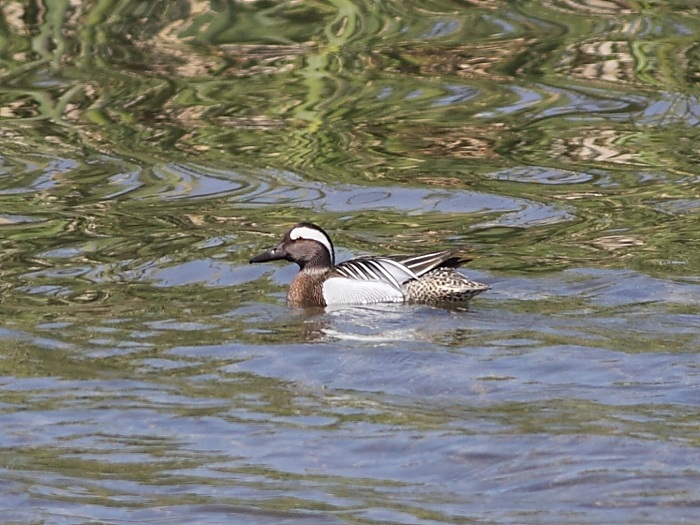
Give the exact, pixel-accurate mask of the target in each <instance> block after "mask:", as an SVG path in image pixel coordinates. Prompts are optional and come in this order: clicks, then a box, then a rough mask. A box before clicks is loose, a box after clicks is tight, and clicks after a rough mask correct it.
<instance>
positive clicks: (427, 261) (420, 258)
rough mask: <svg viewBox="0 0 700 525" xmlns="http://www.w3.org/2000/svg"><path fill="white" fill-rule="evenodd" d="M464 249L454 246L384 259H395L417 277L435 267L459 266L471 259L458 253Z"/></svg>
mask: <svg viewBox="0 0 700 525" xmlns="http://www.w3.org/2000/svg"><path fill="white" fill-rule="evenodd" d="M462 251H464V248H454V249H452V250H442V251H440V252H432V253H425V254H423V255H394V256H390V257H385V258H384V259H388V260H391V261H394V262H396V263H398V264H399V265H401V266H403V267H405V268H406V269H407V270H409V271H410V272H412V273H413V274H415V276H416V277H420V276H421V275H423V274H426V273H428V272H429V271H431V270H434V269H435V268H458V267H459V266H461V265H463V264H465V263H467V262H469V261H471V259H469V258H466V257H460V256H459V255H458V254H459V253H460V252H462ZM414 278H415V277H414Z"/></svg>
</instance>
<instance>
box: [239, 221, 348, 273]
mask: <svg viewBox="0 0 700 525" xmlns="http://www.w3.org/2000/svg"><path fill="white" fill-rule="evenodd" d="M281 259H284V260H286V261H291V262H294V263H297V264H298V265H299V268H301V269H302V270H303V269H304V268H307V269H308V268H330V267H331V266H333V265H334V264H335V252H334V250H333V243H332V242H331V238H330V237H329V236H328V234H327V233H326V232H325V231H323V229H322V228H320V227H318V226H316V225H315V224H311V223H310V222H300V223H299V224H297V225H296V226H294V227H293V228H292V229H291V230H289V231H288V232H287V233H285V234H284V237H283V238H282V242H280V243H279V244H278V245H277V246H275V247H274V248H272V249H270V250H268V251H266V252H263V253H261V254H258V255H256V256H255V257H253V258H251V259H250V262H251V263H261V262H268V261H277V260H281Z"/></svg>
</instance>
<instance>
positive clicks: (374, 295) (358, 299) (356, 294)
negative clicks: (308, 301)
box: [323, 277, 404, 306]
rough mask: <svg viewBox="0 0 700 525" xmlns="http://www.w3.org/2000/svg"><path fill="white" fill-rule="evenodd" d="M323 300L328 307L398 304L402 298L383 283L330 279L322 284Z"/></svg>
mask: <svg viewBox="0 0 700 525" xmlns="http://www.w3.org/2000/svg"><path fill="white" fill-rule="evenodd" d="M323 298H324V299H325V300H326V304H327V305H328V306H332V305H337V304H369V303H400V302H403V300H404V296H403V293H401V290H397V289H396V288H394V287H393V286H392V285H391V284H389V283H385V282H383V281H358V280H356V279H347V278H345V277H331V278H330V279H328V280H326V281H325V282H324V283H323Z"/></svg>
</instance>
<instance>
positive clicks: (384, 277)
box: [250, 222, 490, 307]
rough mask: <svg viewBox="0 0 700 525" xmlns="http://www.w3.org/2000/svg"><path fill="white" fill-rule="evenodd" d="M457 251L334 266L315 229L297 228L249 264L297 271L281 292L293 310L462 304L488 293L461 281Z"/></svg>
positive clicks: (327, 241)
mask: <svg viewBox="0 0 700 525" xmlns="http://www.w3.org/2000/svg"><path fill="white" fill-rule="evenodd" d="M461 251H462V248H456V249H452V250H443V251H439V252H432V253H426V254H423V255H391V256H378V257H373V256H366V257H358V258H356V259H351V260H349V261H344V262H342V263H340V264H335V251H334V249H333V243H332V242H331V238H330V236H329V235H328V234H327V233H326V232H325V231H324V230H323V229H322V228H320V227H319V226H316V225H315V224H312V223H310V222H300V223H299V224H297V225H296V226H294V227H293V228H292V229H290V230H289V231H288V232H287V233H285V235H284V237H283V238H282V241H281V242H280V243H279V244H278V245H277V246H276V247H274V248H272V249H270V250H268V251H265V252H263V253H261V254H259V255H256V256H255V257H253V258H251V259H250V262H251V263H262V262H268V261H276V260H280V259H284V260H287V261H291V262H294V263H296V264H298V265H299V270H300V271H299V273H298V274H297V275H296V276H295V277H294V279H293V280H292V282H291V284H290V285H289V290H288V292H287V304H288V305H289V306H294V307H324V306H331V305H341V304H369V303H402V302H406V303H426V304H436V303H462V304H465V303H467V302H468V301H469V300H470V299H471V298H472V297H474V296H475V295H478V294H480V293H482V292H484V291H486V290H488V289H489V288H490V286H488V285H486V284H481V283H477V282H474V281H471V280H469V279H467V278H466V277H465V276H464V275H462V274H460V273H459V272H457V271H456V270H455V268H457V267H459V266H460V265H462V264H464V263H466V262H468V261H469V260H470V259H465V258H462V257H460V256H459V255H458V253H459V252H461Z"/></svg>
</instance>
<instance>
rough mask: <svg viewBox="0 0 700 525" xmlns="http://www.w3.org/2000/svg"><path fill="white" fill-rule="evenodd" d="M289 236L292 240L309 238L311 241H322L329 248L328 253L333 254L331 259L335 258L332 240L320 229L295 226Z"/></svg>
mask: <svg viewBox="0 0 700 525" xmlns="http://www.w3.org/2000/svg"><path fill="white" fill-rule="evenodd" d="M289 238H290V239H292V240H297V239H308V240H310V241H316V242H320V243H321V244H323V245H324V246H325V247H326V250H328V253H329V254H330V256H331V261H333V260H334V259H335V253H333V246H332V245H331V241H330V240H329V239H328V237H327V236H326V235H324V234H323V233H322V232H320V231H318V230H315V229H313V228H309V227H308V226H299V227H297V228H294V229H293V230H292V231H291V232H289Z"/></svg>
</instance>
